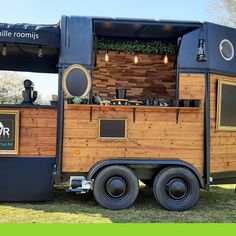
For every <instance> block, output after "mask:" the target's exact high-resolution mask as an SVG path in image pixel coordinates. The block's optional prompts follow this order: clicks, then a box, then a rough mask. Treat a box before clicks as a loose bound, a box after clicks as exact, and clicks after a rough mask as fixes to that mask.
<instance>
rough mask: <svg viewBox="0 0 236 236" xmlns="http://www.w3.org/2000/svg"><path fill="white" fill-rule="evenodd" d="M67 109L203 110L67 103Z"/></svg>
mask: <svg viewBox="0 0 236 236" xmlns="http://www.w3.org/2000/svg"><path fill="white" fill-rule="evenodd" d="M65 109H68V110H90V109H92V110H94V111H97V110H98V111H112V110H114V111H121V110H126V111H127V110H128V111H129V110H130V111H133V110H134V109H135V110H136V111H160V112H167V111H176V110H179V111H183V112H198V111H199V110H201V109H203V108H202V107H164V106H129V105H127V106H124V105H108V106H101V105H86V104H84V105H82V104H67V103H65Z"/></svg>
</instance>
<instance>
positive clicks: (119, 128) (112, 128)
mask: <svg viewBox="0 0 236 236" xmlns="http://www.w3.org/2000/svg"><path fill="white" fill-rule="evenodd" d="M99 138H100V139H126V119H100V120H99Z"/></svg>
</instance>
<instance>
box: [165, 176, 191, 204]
mask: <svg viewBox="0 0 236 236" xmlns="http://www.w3.org/2000/svg"><path fill="white" fill-rule="evenodd" d="M166 191H167V193H168V195H169V196H170V197H171V198H173V199H176V200H181V199H183V198H184V197H185V196H186V194H187V192H188V188H187V185H186V184H185V182H184V181H183V180H181V179H172V180H171V181H169V182H168V184H167V186H166Z"/></svg>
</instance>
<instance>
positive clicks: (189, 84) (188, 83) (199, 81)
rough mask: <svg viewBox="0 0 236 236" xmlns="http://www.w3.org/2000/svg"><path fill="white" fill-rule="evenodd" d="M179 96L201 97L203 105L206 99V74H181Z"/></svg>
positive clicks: (185, 97) (182, 97)
mask: <svg viewBox="0 0 236 236" xmlns="http://www.w3.org/2000/svg"><path fill="white" fill-rule="evenodd" d="M179 98H180V99H200V100H201V107H203V105H204V100H205V75H204V74H180V77H179Z"/></svg>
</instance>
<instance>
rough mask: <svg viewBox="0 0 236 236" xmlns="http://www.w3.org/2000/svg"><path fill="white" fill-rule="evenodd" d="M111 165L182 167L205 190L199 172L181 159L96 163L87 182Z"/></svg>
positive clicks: (119, 160) (118, 160)
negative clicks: (186, 169) (192, 174)
mask: <svg viewBox="0 0 236 236" xmlns="http://www.w3.org/2000/svg"><path fill="white" fill-rule="evenodd" d="M111 165H127V166H129V165H132V166H143V167H148V166H156V167H162V168H163V167H165V166H181V167H185V168H188V169H189V170H191V171H192V172H193V173H194V174H195V175H196V177H197V179H198V181H199V184H200V187H201V188H204V181H203V178H202V176H201V174H200V173H199V171H198V170H197V169H196V168H195V167H194V166H193V165H191V164H190V163H188V162H185V161H181V160H179V159H127V158H126V159H108V160H104V161H100V162H98V163H96V164H95V165H94V166H93V167H92V168H91V169H90V170H89V172H88V175H87V178H86V179H87V180H88V181H91V180H92V178H93V176H94V175H95V174H96V173H97V172H98V171H99V170H101V169H103V168H104V167H107V166H111Z"/></svg>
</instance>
